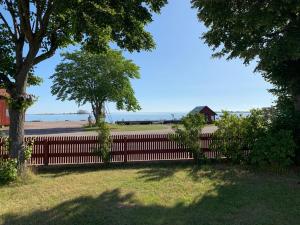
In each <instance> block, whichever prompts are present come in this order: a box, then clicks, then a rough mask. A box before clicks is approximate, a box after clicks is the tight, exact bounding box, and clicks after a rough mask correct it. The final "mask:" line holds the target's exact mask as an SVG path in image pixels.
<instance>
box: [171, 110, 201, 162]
mask: <svg viewBox="0 0 300 225" xmlns="http://www.w3.org/2000/svg"><path fill="white" fill-rule="evenodd" d="M181 124H182V125H183V128H181V127H179V126H178V125H175V126H174V127H173V129H174V130H175V136H173V137H172V138H173V139H174V140H175V141H176V142H178V143H179V144H181V145H183V146H185V147H186V148H187V151H189V152H190V153H192V154H193V157H194V160H195V163H200V162H201V161H202V160H204V159H205V155H204V153H203V152H202V150H201V142H200V135H201V130H202V128H203V127H204V125H205V124H206V121H205V117H204V116H203V115H202V114H200V113H195V114H188V115H187V116H185V117H184V118H182V120H181Z"/></svg>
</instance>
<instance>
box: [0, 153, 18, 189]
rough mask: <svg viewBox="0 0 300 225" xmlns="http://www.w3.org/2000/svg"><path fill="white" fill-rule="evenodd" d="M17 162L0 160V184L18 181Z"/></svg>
mask: <svg viewBox="0 0 300 225" xmlns="http://www.w3.org/2000/svg"><path fill="white" fill-rule="evenodd" d="M17 175H18V170H17V160H15V159H1V158H0V183H8V182H11V181H14V180H16V179H17Z"/></svg>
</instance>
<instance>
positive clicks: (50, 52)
mask: <svg viewBox="0 0 300 225" xmlns="http://www.w3.org/2000/svg"><path fill="white" fill-rule="evenodd" d="M55 40H56V38H55ZM57 48H58V45H57V43H56V41H53V42H52V45H51V47H50V49H49V50H48V51H47V52H45V53H43V54H41V55H39V56H37V57H36V58H35V59H34V61H33V65H36V64H38V63H40V62H42V61H44V60H45V59H48V58H50V57H51V56H53V55H54V53H55V51H56V50H57Z"/></svg>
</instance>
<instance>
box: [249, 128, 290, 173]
mask: <svg viewBox="0 0 300 225" xmlns="http://www.w3.org/2000/svg"><path fill="white" fill-rule="evenodd" d="M295 148H296V144H295V142H294V140H293V135H292V131H289V130H279V131H277V132H274V131H272V132H271V131H270V132H268V133H267V134H266V135H265V136H263V137H261V138H259V139H258V140H257V141H256V142H255V144H254V146H253V149H252V151H251V153H250V158H251V163H252V164H256V165H259V166H261V167H264V166H271V167H272V168H284V167H288V166H289V165H291V164H292V162H293V161H292V157H294V154H295Z"/></svg>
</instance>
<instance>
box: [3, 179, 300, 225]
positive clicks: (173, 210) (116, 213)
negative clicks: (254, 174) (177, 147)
mask: <svg viewBox="0 0 300 225" xmlns="http://www.w3.org/2000/svg"><path fill="white" fill-rule="evenodd" d="M249 192H250V193H249ZM249 194H250V195H251V194H252V195H253V197H254V199H255V202H254V201H251V198H249V196H248V197H246V195H249ZM259 197H260V195H259V194H257V193H255V190H252V191H251V190H243V189H240V188H238V186H236V184H227V185H222V186H216V187H215V189H214V190H212V191H211V192H209V193H207V194H206V195H205V196H204V197H202V198H201V199H197V200H195V201H194V202H193V203H192V204H189V205H187V204H185V203H184V202H178V203H177V204H175V205H172V206H170V207H167V206H163V205H158V204H150V205H145V204H142V203H140V202H138V201H137V200H135V198H134V193H128V194H125V195H122V194H121V191H120V190H119V189H114V190H111V191H107V192H104V193H102V194H101V195H99V196H98V197H96V198H94V197H91V196H83V197H80V198H76V199H72V200H70V201H66V202H63V203H61V204H59V205H57V206H55V207H53V208H50V209H48V210H45V211H39V210H38V211H35V212H32V213H31V214H29V215H26V216H22V215H17V214H6V215H4V217H3V219H4V224H5V225H15V224H18V225H20V224H26V225H31V224H43V225H48V224H49V225H50V224H55V225H79V224H84V225H92V224H98V225H101V224H105V225H106V224H118V225H125V224H126V225H129V224H130V225H135V224H136V225H140V224H144V225H146V224H149V225H158V224H159V225H168V224H169V225H193V224H197V225H202V224H203V225H204V224H244V225H247V224H249V225H250V224H290V225H292V224H298V222H299V219H300V216H299V214H297V213H296V211H292V212H289V211H288V210H286V209H285V208H281V207H282V206H280V205H269V204H268V202H267V201H266V200H264V199H263V198H259ZM282 198H284V197H282ZM279 200H280V199H279ZM282 200H283V199H282ZM298 203H299V202H298ZM291 204H292V203H291Z"/></svg>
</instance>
